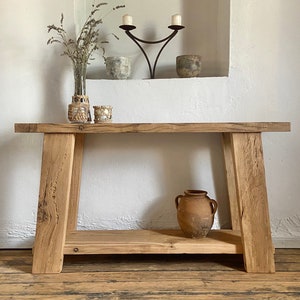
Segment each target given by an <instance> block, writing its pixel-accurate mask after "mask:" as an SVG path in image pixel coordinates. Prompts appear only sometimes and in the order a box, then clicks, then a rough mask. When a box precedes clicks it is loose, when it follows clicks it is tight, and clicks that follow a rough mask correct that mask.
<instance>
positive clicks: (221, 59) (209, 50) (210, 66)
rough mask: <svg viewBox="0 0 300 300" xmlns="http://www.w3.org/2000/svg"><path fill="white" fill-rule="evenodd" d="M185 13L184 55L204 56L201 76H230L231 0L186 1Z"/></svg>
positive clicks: (183, 10)
mask: <svg viewBox="0 0 300 300" xmlns="http://www.w3.org/2000/svg"><path fill="white" fill-rule="evenodd" d="M182 12H183V15H182V19H183V23H184V24H183V25H184V26H185V29H184V35H183V36H184V39H183V44H182V54H197V55H201V56H202V71H201V75H200V76H201V77H206V76H228V71H229V43H230V42H229V35H230V34H229V32H230V0H189V1H183V3H182Z"/></svg>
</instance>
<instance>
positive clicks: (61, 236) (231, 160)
mask: <svg viewBox="0 0 300 300" xmlns="http://www.w3.org/2000/svg"><path fill="white" fill-rule="evenodd" d="M283 131H290V123H283V122H280V123H272V122H267V123H266V122H259V123H178V124H167V123H162V124H161V123H153V124H146V123H140V124H132V123H131V124H114V123H111V124H43V123H37V124H15V132H19V133H43V134H44V144H43V157H42V170H41V179H40V192H39V202H38V214H37V225H36V238H35V244H34V251H33V267H32V273H59V272H61V270H62V267H63V259H64V255H66V254H108V253H110V254H112V253H115V254H124V253H170V254H171V253H231V254H234V253H242V254H243V257H244V264H245V269H246V271H247V272H261V273H271V272H275V265H274V248H273V244H272V238H271V230H270V220H269V211H268V199H267V191H266V181H265V170H264V161H263V152H262V140H261V133H262V132H283ZM210 132H211V133H220V134H222V136H223V151H224V158H225V167H226V177H227V185H228V193H229V202H230V211H231V219H232V230H212V231H211V232H210V234H209V236H208V237H207V238H204V239H200V240H197V239H189V238H185V237H184V236H183V235H182V233H181V232H180V231H178V230H177V231H176V230H161V231H156V230H155V231H154V230H133V231H130V230H113V231H112V230H106V231H105V230H104V231H78V230H77V213H78V204H79V191H80V178H81V167H82V156H83V147H84V136H85V134H113V133H122V134H123V133H124V134H125V133H139V134H146V133H157V134H162V133H172V134H176V133H210Z"/></svg>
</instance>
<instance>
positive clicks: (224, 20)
mask: <svg viewBox="0 0 300 300" xmlns="http://www.w3.org/2000/svg"><path fill="white" fill-rule="evenodd" d="M93 2H94V0H75V2H74V3H75V24H76V29H77V31H78V29H79V28H80V27H81V26H82V24H83V21H84V20H85V19H86V17H87V15H88V13H89V10H90V7H91V5H92V3H93ZM123 4H125V6H126V7H125V8H122V9H119V10H114V11H111V10H112V8H113V7H114V6H116V5H123ZM177 13H178V14H181V15H182V25H184V26H185V28H184V29H183V30H181V31H179V32H178V34H177V35H176V36H175V38H174V39H173V40H172V41H171V42H170V43H169V44H168V45H167V46H166V48H165V49H164V50H163V52H162V54H161V56H160V58H159V61H158V64H157V67H156V77H155V78H157V79H159V78H178V75H177V74H176V56H178V55H182V54H198V55H201V56H202V72H201V77H219V76H228V69H229V42H230V38H229V34H230V0H188V1H187V0H164V1H161V0H151V1H149V0H110V1H108V5H105V6H102V7H101V12H100V16H101V17H103V24H102V27H101V36H102V37H103V39H107V40H108V41H109V43H108V44H105V56H128V57H129V58H130V60H131V65H132V74H131V77H130V79H147V78H149V69H148V65H147V62H146V60H145V58H144V56H143V54H142V52H141V51H140V49H139V48H138V47H137V45H136V44H135V43H134V42H133V41H132V40H131V39H130V38H129V37H128V36H127V35H126V34H125V32H124V31H123V30H122V29H120V28H119V25H121V24H122V16H123V15H125V14H129V15H131V16H132V17H133V24H134V25H135V26H136V27H137V28H136V29H135V30H133V31H132V33H133V34H134V35H136V36H137V37H139V38H142V39H145V40H158V39H161V38H164V37H166V36H167V35H169V34H170V32H171V30H170V29H169V28H168V26H169V25H171V16H172V15H174V14H177ZM111 33H114V34H116V35H117V36H118V37H119V40H117V39H115V38H114V37H113V35H111ZM143 47H144V49H145V51H146V52H147V55H148V56H149V58H150V61H151V63H152V64H153V63H154V60H155V57H156V55H157V52H158V51H159V49H160V47H161V44H160V45H148V44H143ZM94 58H95V60H93V61H92V63H91V64H90V65H89V68H88V78H90V79H108V77H107V75H106V72H105V65H104V60H103V58H102V56H101V53H100V52H99V53H97V54H96V55H94Z"/></svg>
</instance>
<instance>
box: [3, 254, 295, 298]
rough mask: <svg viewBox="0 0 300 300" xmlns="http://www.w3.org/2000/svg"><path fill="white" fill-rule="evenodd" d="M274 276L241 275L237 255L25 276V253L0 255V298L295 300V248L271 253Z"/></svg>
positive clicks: (121, 260)
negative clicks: (274, 259)
mask: <svg viewBox="0 0 300 300" xmlns="http://www.w3.org/2000/svg"><path fill="white" fill-rule="evenodd" d="M275 257H276V269H277V270H278V271H277V273H276V274H253V273H246V272H245V271H244V270H243V265H242V257H241V256H240V255H217V256H215V255H176V254H174V255H168V256H167V255H92V256H90V255H86V256H80V255H79V256H74V255H73V256H67V258H66V262H65V267H64V270H63V273H60V274H40V275H32V274H30V266H31V262H32V256H31V251H29V250H27V251H24V250H14V251H11V250H10V251H8V250H0V299H1V300H2V299H5V300H7V299H17V300H27V299H31V300H32V299H39V300H40V299H43V300H44V299H49V300H50V299H60V300H65V299H67V300H68V299H70V300H71V299H72V300H88V299H95V300H96V299H113V300H115V299H128V300H129V299H130V300H137V299H138V300H140V299H168V300H169V299H172V300H173V299H180V300H181V299H191V300H194V299H197V300H198V299H200V300H201V299H205V300H210V299H213V300H219V299H220V300H224V299H225V300H227V299H230V300H242V299H247V300H265V299H272V300H273V299H274V300H285V299H288V300H292V299H293V300H294V299H299V298H300V290H299V286H300V264H299V261H300V249H291V250H289V249H280V250H278V249H276V255H275Z"/></svg>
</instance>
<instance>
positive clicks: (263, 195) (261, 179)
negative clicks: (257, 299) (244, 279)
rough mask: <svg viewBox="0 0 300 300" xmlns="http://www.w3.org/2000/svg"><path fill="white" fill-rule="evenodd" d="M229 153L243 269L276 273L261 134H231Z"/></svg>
mask: <svg viewBox="0 0 300 300" xmlns="http://www.w3.org/2000/svg"><path fill="white" fill-rule="evenodd" d="M232 151H233V159H234V166H235V173H236V176H235V178H236V186H237V196H238V203H239V215H240V216H241V219H240V223H241V231H242V242H243V247H244V261H245V268H246V270H247V271H248V272H264V273H268V272H275V265H274V249H273V244H272V237H271V228H270V219H269V209H268V199H267V188H266V180H265V169H264V161H263V150H262V141H261V134H260V133H244V134H239V133H233V134H232Z"/></svg>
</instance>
